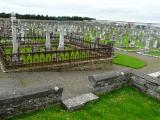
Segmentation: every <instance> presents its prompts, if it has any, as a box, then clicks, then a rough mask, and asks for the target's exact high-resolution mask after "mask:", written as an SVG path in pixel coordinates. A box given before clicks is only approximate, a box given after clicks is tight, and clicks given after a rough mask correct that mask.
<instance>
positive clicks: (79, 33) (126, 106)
mask: <svg viewBox="0 0 160 120" xmlns="http://www.w3.org/2000/svg"><path fill="white" fill-rule="evenodd" d="M157 56H158V57H157ZM159 58H160V31H159V28H158V27H155V26H154V24H146V25H140V23H139V25H137V23H131V22H128V23H127V24H126V23H118V22H106V21H97V20H89V21H56V20H31V19H17V18H16V16H15V14H14V13H12V14H11V17H10V18H0V68H1V71H0V85H1V86H0V91H1V92H0V120H1V119H2V120H3V119H10V120H18V119H22V120H23V119H24V120H25V119H27V120H28V119H29V120H36V119H38V120H44V119H51V120H52V119H67V120H78V119H80V120H81V119H84V120H85V119H86V120H91V119H95V120H100V119H102V120H105V119H109V120H112V119H113V120H117V119H124V120H127V119H131V120H132V119H142V120H147V119H148V120H151V119H154V120H159V118H160V72H157V71H159V66H160V61H159ZM151 72H156V73H152V74H151ZM29 81H30V83H29ZM126 116H127V119H126Z"/></svg>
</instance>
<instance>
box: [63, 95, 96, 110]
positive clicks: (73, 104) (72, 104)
mask: <svg viewBox="0 0 160 120" xmlns="http://www.w3.org/2000/svg"><path fill="white" fill-rule="evenodd" d="M97 99H99V97H98V96H96V95H95V94H93V93H86V94H82V95H80V96H77V97H73V98H70V99H67V100H64V101H63V104H64V106H65V107H66V108H67V109H68V110H69V111H73V110H76V109H78V108H80V107H82V106H84V105H85V104H86V103H88V102H90V101H95V100H97Z"/></svg>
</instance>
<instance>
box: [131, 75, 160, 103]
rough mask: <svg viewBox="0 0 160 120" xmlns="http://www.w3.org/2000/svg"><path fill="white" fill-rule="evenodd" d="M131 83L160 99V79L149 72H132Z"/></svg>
mask: <svg viewBox="0 0 160 120" xmlns="http://www.w3.org/2000/svg"><path fill="white" fill-rule="evenodd" d="M129 85H131V86H134V87H136V88H137V89H138V90H140V91H141V92H144V93H146V94H147V95H149V96H152V97H154V98H156V99H158V100H160V79H158V78H157V79H156V78H153V77H151V76H149V75H147V74H141V73H132V76H131V77H130V82H129Z"/></svg>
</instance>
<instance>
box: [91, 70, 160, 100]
mask: <svg viewBox="0 0 160 120" xmlns="http://www.w3.org/2000/svg"><path fill="white" fill-rule="evenodd" d="M88 79H89V81H90V82H91V86H92V89H93V92H94V93H97V94H99V93H105V92H110V91H112V90H115V89H118V88H120V87H122V86H123V85H129V86H133V87H135V88H137V89H138V90H140V91H141V92H143V93H146V94H147V95H149V96H152V97H154V98H156V99H158V100H160V79H158V78H157V79H156V78H152V77H150V76H149V75H147V74H141V73H137V72H132V71H131V70H129V69H123V70H119V71H113V72H107V73H102V74H96V75H92V76H89V77H88Z"/></svg>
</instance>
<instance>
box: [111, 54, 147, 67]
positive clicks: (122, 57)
mask: <svg viewBox="0 0 160 120" xmlns="http://www.w3.org/2000/svg"><path fill="white" fill-rule="evenodd" d="M115 55H116V57H115V58H114V60H113V63H114V64H118V65H122V66H126V67H130V68H134V69H139V68H142V67H144V66H145V65H146V63H145V61H143V60H140V59H138V58H136V57H133V56H129V55H126V54H121V53H116V54H115Z"/></svg>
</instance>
